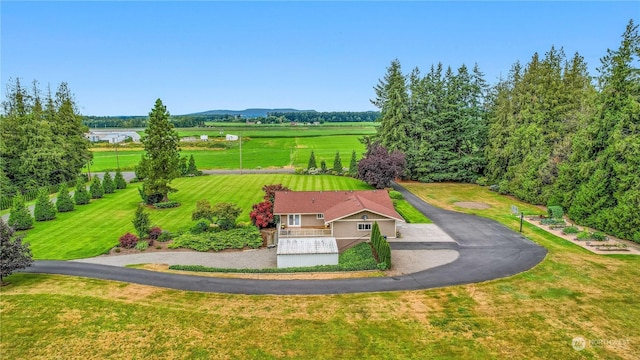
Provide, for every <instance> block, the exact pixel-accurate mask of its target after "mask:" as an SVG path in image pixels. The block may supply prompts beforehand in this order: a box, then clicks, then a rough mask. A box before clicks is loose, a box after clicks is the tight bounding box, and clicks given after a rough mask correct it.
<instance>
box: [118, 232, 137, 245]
mask: <svg viewBox="0 0 640 360" xmlns="http://www.w3.org/2000/svg"><path fill="white" fill-rule="evenodd" d="M137 243H138V237H137V236H136V235H134V234H132V233H126V234H124V235H122V236H121V237H120V247H121V248H125V249H132V248H134V247H135V246H136V244H137Z"/></svg>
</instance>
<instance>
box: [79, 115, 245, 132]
mask: <svg viewBox="0 0 640 360" xmlns="http://www.w3.org/2000/svg"><path fill="white" fill-rule="evenodd" d="M148 119H149V117H147V116H83V117H82V123H83V124H84V125H86V126H88V127H89V128H92V129H94V128H96V129H99V128H128V129H130V128H143V127H146V126H147V121H148ZM169 121H171V123H172V124H173V126H175V127H177V128H189V127H205V126H206V124H207V122H238V121H243V120H240V118H239V117H237V116H234V115H174V116H171V117H170V118H169Z"/></svg>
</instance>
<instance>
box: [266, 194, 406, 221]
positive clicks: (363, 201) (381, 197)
mask: <svg viewBox="0 0 640 360" xmlns="http://www.w3.org/2000/svg"><path fill="white" fill-rule="evenodd" d="M365 210H367V211H370V212H372V213H376V214H379V215H382V216H386V217H388V218H392V219H395V220H399V221H404V220H403V219H402V216H400V214H398V213H397V212H396V210H395V209H394V208H393V203H392V202H391V198H389V194H388V193H387V192H386V191H384V190H358V191H278V192H276V195H275V200H274V205H273V213H274V214H276V215H277V214H324V221H325V223H330V222H332V221H335V220H338V219H342V218H344V217H347V216H350V215H353V214H357V213H359V212H361V211H365Z"/></svg>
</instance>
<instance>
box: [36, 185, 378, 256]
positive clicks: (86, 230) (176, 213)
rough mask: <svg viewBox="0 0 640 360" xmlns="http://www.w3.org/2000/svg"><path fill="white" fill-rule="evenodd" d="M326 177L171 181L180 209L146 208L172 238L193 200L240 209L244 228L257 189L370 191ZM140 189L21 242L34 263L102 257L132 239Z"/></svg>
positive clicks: (62, 218)
mask: <svg viewBox="0 0 640 360" xmlns="http://www.w3.org/2000/svg"><path fill="white" fill-rule="evenodd" d="M336 178H337V177H334V176H330V175H316V176H314V175H292V174H245V175H209V176H199V177H192V178H180V179H176V180H174V181H173V183H172V187H174V188H176V189H178V191H177V192H175V193H172V194H170V199H171V200H174V201H178V202H180V203H181V206H179V207H177V208H172V209H153V208H149V209H148V210H147V212H148V213H149V216H150V219H151V222H152V224H153V225H157V226H160V227H161V228H162V229H166V230H169V231H172V232H175V231H179V230H186V229H188V228H190V227H191V226H192V224H193V221H192V220H191V213H192V212H193V210H194V209H195V204H196V202H197V201H198V200H209V202H210V203H211V204H212V205H215V204H216V203H220V202H229V203H233V204H236V205H238V206H239V207H240V208H242V213H241V214H240V216H239V218H238V221H239V222H244V223H249V222H250V219H249V213H250V212H251V208H252V206H253V204H256V203H258V202H261V201H262V199H263V197H264V192H263V191H262V187H263V186H264V185H270V184H280V183H281V184H283V185H284V186H287V187H289V188H290V189H292V190H324V191H330V190H358V189H369V188H370V187H369V186H368V185H367V184H365V183H363V182H361V181H359V180H356V179H352V178H347V177H340V178H337V179H340V181H335V180H334V179H336ZM140 186H141V184H140V183H134V184H129V186H128V188H127V189H124V190H118V191H117V192H116V193H114V194H110V195H106V196H105V198H103V199H99V200H93V201H92V202H91V204H89V205H84V206H78V207H77V208H76V210H75V211H73V212H70V213H62V214H58V218H57V219H56V220H53V221H48V222H38V223H36V224H35V228H33V229H31V230H29V231H27V232H26V237H25V241H28V242H30V243H31V248H32V251H33V254H34V257H35V258H36V259H59V260H68V259H77V258H84V257H92V256H97V255H100V254H103V253H106V252H107V251H109V249H111V248H112V247H113V246H115V245H116V244H117V243H118V239H119V237H120V236H122V235H123V234H125V233H126V232H132V233H135V230H134V227H133V224H132V223H131V220H132V219H133V216H134V213H135V210H136V207H137V206H138V204H139V203H140V201H141V200H140V196H139V194H138V188H139V187H140Z"/></svg>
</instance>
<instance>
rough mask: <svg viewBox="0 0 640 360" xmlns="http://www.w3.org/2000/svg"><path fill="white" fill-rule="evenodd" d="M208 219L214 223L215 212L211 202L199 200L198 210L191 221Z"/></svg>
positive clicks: (197, 203)
mask: <svg viewBox="0 0 640 360" xmlns="http://www.w3.org/2000/svg"><path fill="white" fill-rule="evenodd" d="M200 219H206V220H209V221H210V222H213V210H212V209H211V203H210V202H209V200H198V202H196V209H195V210H194V211H193V212H192V213H191V220H200Z"/></svg>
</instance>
